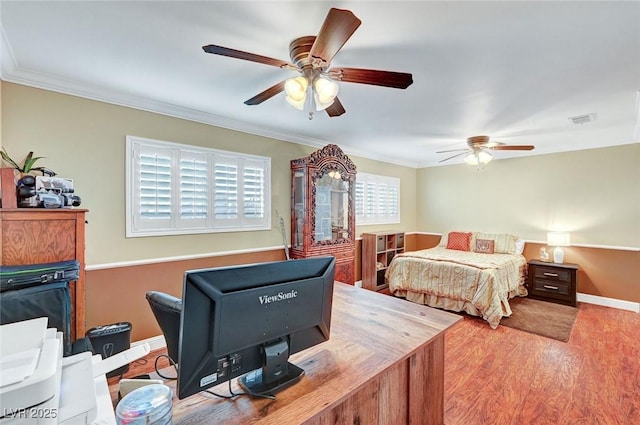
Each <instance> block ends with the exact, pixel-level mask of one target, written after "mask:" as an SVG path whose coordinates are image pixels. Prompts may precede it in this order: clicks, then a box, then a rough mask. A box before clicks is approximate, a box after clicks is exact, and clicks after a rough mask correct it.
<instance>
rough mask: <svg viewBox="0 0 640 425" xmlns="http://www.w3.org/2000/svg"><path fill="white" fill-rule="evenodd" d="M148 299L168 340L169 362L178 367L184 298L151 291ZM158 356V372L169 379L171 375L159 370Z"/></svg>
mask: <svg viewBox="0 0 640 425" xmlns="http://www.w3.org/2000/svg"><path fill="white" fill-rule="evenodd" d="M146 298H147V301H148V302H149V306H150V307H151V311H152V312H153V315H154V316H155V317H156V321H157V322H158V325H160V329H161V330H162V334H163V335H164V339H165V341H166V342H167V357H168V358H169V362H170V363H171V364H172V365H173V366H174V367H176V370H177V367H178V343H179V340H180V312H181V311H182V300H181V299H180V298H176V297H174V296H173V295H169V294H165V293H164V292H159V291H149V292H147V294H146ZM161 357H162V356H158V357H157V358H156V364H155V369H156V372H157V373H158V374H159V375H160V376H161V377H163V378H165V379H169V377H165V376H162V375H161V374H160V373H159V372H158V359H159V358H161Z"/></svg>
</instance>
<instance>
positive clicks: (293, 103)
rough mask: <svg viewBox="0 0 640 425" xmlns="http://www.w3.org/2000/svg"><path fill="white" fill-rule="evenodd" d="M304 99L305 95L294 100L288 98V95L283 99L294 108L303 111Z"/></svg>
mask: <svg viewBox="0 0 640 425" xmlns="http://www.w3.org/2000/svg"><path fill="white" fill-rule="evenodd" d="M305 99H306V96H305V97H303V98H302V99H301V100H294V99H292V98H290V97H289V96H287V97H285V100H286V101H287V103H288V104H289V105H291V106H293V107H294V108H296V109H299V110H301V111H304V101H305Z"/></svg>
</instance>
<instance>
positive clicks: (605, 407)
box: [109, 303, 640, 425]
mask: <svg viewBox="0 0 640 425" xmlns="http://www.w3.org/2000/svg"><path fill="white" fill-rule="evenodd" d="M578 306H579V313H578V317H577V319H576V323H575V325H574V327H573V331H572V334H571V338H570V339H569V341H568V342H566V343H564V342H560V341H556V340H552V339H548V338H545V337H541V336H537V335H533V334H529V333H526V332H522V331H519V330H515V329H511V328H507V327H505V326H499V327H498V328H497V329H496V330H492V329H491V328H490V327H489V326H488V324H487V323H486V322H485V321H483V320H481V319H477V318H471V317H468V316H465V317H464V320H463V321H462V322H460V323H459V324H457V325H456V326H455V327H454V328H453V329H451V330H449V331H448V333H447V336H446V352H445V356H446V357H445V358H446V360H445V362H446V363H445V424H446V425H534V424H536V425H537V424H540V425H542V424H554V425H577V424H585V425H587V424H588V425H609V424H616V425H617V424H620V425H631V424H640V314H637V313H632V312H629V311H622V310H616V309H612V308H606V307H600V306H595V305H591V304H584V303H579V305H578ZM162 352H163V351H162V350H160V351H154V352H152V353H150V355H149V356H147V362H146V364H142V363H134V364H132V365H131V367H130V370H129V371H128V372H127V373H125V375H124V377H133V376H135V375H138V374H142V373H147V372H149V371H152V370H153V361H154V359H155V357H156V356H157V355H158V354H160V353H162ZM160 365H161V367H166V365H167V364H166V363H164V362H161V364H160ZM117 380H118V379H117V378H111V379H110V380H109V382H110V383H111V384H115V383H116V382H117ZM115 387H117V386H114V387H112V388H114V389H115Z"/></svg>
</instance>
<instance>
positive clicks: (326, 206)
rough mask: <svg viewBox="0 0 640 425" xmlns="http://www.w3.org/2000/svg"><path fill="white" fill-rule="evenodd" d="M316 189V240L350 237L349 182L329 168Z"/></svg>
mask: <svg viewBox="0 0 640 425" xmlns="http://www.w3.org/2000/svg"><path fill="white" fill-rule="evenodd" d="M314 188H315V191H316V205H315V207H316V221H315V233H314V235H313V237H314V240H315V242H317V243H322V242H325V241H328V242H335V241H337V240H339V239H348V238H349V212H348V205H349V182H348V181H345V180H343V179H342V176H341V175H340V172H338V171H337V170H329V171H327V172H325V173H324V174H323V175H322V177H321V178H319V179H317V180H316V182H315V185H314Z"/></svg>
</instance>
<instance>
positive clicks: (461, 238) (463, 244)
mask: <svg viewBox="0 0 640 425" xmlns="http://www.w3.org/2000/svg"><path fill="white" fill-rule="evenodd" d="M470 244H471V232H469V233H465V232H449V236H448V238H447V249H457V250H458V251H469V247H470Z"/></svg>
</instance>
